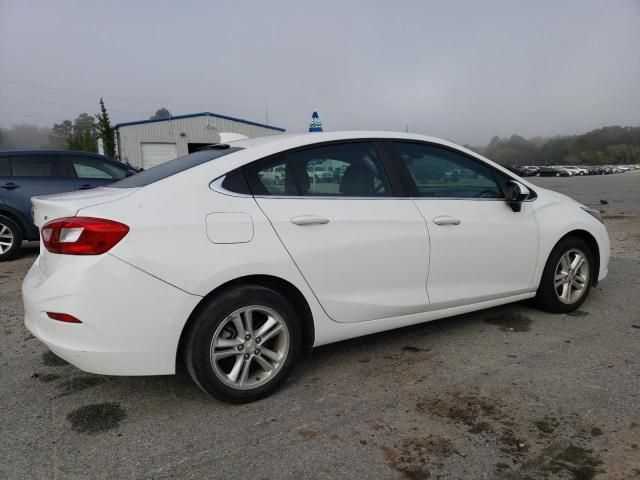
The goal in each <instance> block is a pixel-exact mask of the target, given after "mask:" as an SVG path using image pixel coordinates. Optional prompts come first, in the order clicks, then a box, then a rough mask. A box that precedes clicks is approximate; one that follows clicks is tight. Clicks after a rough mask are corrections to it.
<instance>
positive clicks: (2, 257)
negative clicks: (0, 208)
mask: <svg viewBox="0 0 640 480" xmlns="http://www.w3.org/2000/svg"><path fill="white" fill-rule="evenodd" d="M3 230H4V231H5V232H6V231H7V230H8V231H9V232H10V234H11V242H12V244H11V246H10V247H9V249H8V250H6V251H2V250H4V246H2V248H0V262H6V261H7V260H11V259H12V258H13V257H15V256H16V254H17V253H18V250H20V246H21V245H22V230H20V227H19V226H18V224H17V223H16V222H14V221H13V220H11V219H10V218H9V217H5V216H4V215H0V232H2V231H3ZM6 241H8V239H6V237H5V239H4V240H3V238H0V242H6Z"/></svg>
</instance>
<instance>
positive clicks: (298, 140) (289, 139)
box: [228, 130, 457, 149]
mask: <svg viewBox="0 0 640 480" xmlns="http://www.w3.org/2000/svg"><path fill="white" fill-rule="evenodd" d="M371 138H391V139H398V140H403V139H404V140H420V141H423V142H424V141H427V142H434V143H441V144H449V143H450V142H448V141H447V140H443V139H441V138H436V137H429V136H427V135H420V134H416V133H405V132H390V131H378V130H350V131H339V132H312V133H283V134H279V135H269V136H267V137H257V138H247V139H243V140H236V141H233V142H228V144H229V145H230V146H232V147H241V148H251V147H257V146H264V145H271V144H273V145H274V146H275V145H277V146H280V147H281V148H283V149H285V148H287V147H290V146H301V145H312V144H314V143H321V142H331V141H335V140H357V139H371ZM456 146H457V145H456Z"/></svg>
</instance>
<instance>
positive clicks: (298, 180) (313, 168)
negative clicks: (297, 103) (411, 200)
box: [247, 142, 392, 197]
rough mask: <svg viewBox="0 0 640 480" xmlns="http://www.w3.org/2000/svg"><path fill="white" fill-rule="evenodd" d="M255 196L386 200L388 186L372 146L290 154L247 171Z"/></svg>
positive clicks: (339, 146)
mask: <svg viewBox="0 0 640 480" xmlns="http://www.w3.org/2000/svg"><path fill="white" fill-rule="evenodd" d="M247 180H248V181H249V186H250V187H251V191H252V192H253V194H254V195H261V196H262V195H276V196H316V197H386V196H391V195H392V192H391V187H390V182H389V179H388V177H387V175H386V172H385V170H384V167H383V165H382V161H381V159H380V158H379V157H378V153H377V151H376V148H375V146H374V144H373V143H370V142H362V143H360V142H350V143H340V144H331V145H323V146H318V147H311V148H306V149H304V150H299V151H293V152H289V153H286V154H283V155H282V156H279V157H277V158H276V159H272V160H270V161H267V162H260V163H258V164H257V165H255V166H252V167H250V168H248V169H247Z"/></svg>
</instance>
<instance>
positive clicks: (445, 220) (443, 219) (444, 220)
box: [433, 215, 462, 226]
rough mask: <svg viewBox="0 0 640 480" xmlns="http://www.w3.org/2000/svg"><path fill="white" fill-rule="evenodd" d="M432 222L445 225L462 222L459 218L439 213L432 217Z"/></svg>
mask: <svg viewBox="0 0 640 480" xmlns="http://www.w3.org/2000/svg"><path fill="white" fill-rule="evenodd" d="M433 223H435V224H436V225H441V226H446V225H460V223H462V222H461V221H460V219H458V218H453V217H450V216H449V215H440V216H439V217H436V218H434V219H433Z"/></svg>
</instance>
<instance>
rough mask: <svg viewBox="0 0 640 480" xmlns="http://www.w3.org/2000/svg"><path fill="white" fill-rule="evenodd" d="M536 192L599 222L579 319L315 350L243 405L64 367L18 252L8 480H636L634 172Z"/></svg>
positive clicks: (158, 382) (5, 309)
mask: <svg viewBox="0 0 640 480" xmlns="http://www.w3.org/2000/svg"><path fill="white" fill-rule="evenodd" d="M530 180H532V181H533V182H534V183H537V184H540V185H542V186H545V187H549V188H553V189H556V190H559V191H562V192H563V193H567V194H569V195H571V196H573V197H574V198H576V199H577V200H579V201H581V202H583V203H586V204H588V205H591V206H596V207H599V208H601V209H603V210H604V211H605V212H604V213H605V222H606V223H607V226H608V228H609V229H610V234H611V236H612V244H613V254H614V256H613V259H612V261H611V264H610V274H609V278H608V279H607V280H605V281H604V282H601V284H600V285H599V286H598V287H597V288H596V289H595V290H593V291H592V294H591V296H590V298H589V299H588V300H587V302H585V304H584V305H583V306H582V307H581V310H579V311H577V312H575V313H574V314H572V315H551V314H547V313H543V312H540V311H538V310H536V309H535V308H534V307H533V306H532V305H531V304H530V303H528V302H524V303H517V304H513V305H509V306H505V307H499V308H494V309H490V310H485V311H481V312H477V313H473V314H469V315H462V316H459V317H455V318H449V319H446V320H442V321H437V322H432V323H429V324H423V325H418V326H414V327H409V328H404V329H401V330H396V331H392V332H386V333H383V334H378V335H373V336H369V337H366V338H361V339H357V340H352V341H348V342H342V343H339V344H334V345H329V346H325V347H321V348H319V349H316V350H314V351H313V352H312V354H311V355H309V356H308V357H306V358H305V359H303V361H302V362H301V364H300V366H299V368H298V369H297V370H296V371H295V372H294V375H293V376H292V378H291V379H290V381H289V382H288V384H287V385H286V387H285V388H284V389H282V390H281V391H280V392H278V393H277V394H276V395H274V396H272V397H270V398H268V399H265V400H263V401H260V402H257V403H254V404H251V405H242V406H229V405H225V404H222V403H219V402H217V401H215V400H213V399H210V398H208V397H205V396H204V395H203V394H202V393H201V392H200V391H199V390H197V389H196V387H195V386H194V385H193V384H192V383H191V381H190V380H189V378H188V377H187V376H186V374H184V373H180V374H178V375H176V376H165V377H103V376H97V375H91V374H87V373H84V372H81V371H79V370H77V369H76V368H74V367H72V366H71V365H68V364H66V363H65V362H63V361H61V360H60V359H58V358H57V357H56V356H54V355H53V354H51V353H50V352H48V350H47V349H46V348H45V347H44V346H43V345H42V344H41V343H40V342H38V341H37V340H36V339H34V338H33V337H32V336H31V335H30V334H29V332H28V331H27V330H26V329H25V328H24V326H23V324H22V315H23V313H22V304H21V299H20V283H21V280H22V278H23V276H24V274H25V272H26V270H27V269H28V268H29V266H30V265H31V263H32V262H33V261H34V259H35V256H36V254H37V247H31V248H29V249H26V250H25V251H24V253H23V254H22V257H21V258H19V259H17V260H15V261H12V262H7V263H3V264H0V322H1V324H0V366H1V367H2V368H1V370H0V405H1V406H2V413H1V414H0V429H1V430H0V431H1V435H2V441H0V478H2V479H14V478H29V479H31V478H54V479H58V478H65V479H75V478H92V479H101V478H157V479H166V478H180V479H183V478H253V479H269V478H276V477H277V478H296V479H298V478H305V479H310V478H323V479H324V478H406V479H422V478H425V479H426V478H443V479H444V478H447V479H476V478H504V479H537V478H549V479H551V478H567V479H579V480H584V479H591V478H598V479H601V478H602V479H605V478H611V479H629V478H640V447H639V444H640V398H639V394H640V315H639V312H640V307H639V305H638V302H637V299H638V298H639V297H640V275H639V274H640V171H636V172H631V173H627V174H622V175H611V176H606V177H584V178H559V179H556V178H533V179H530ZM600 200H605V201H606V202H608V203H607V204H606V205H603V204H601V203H600Z"/></svg>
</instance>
